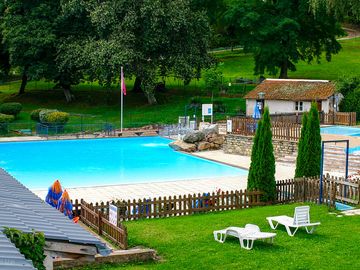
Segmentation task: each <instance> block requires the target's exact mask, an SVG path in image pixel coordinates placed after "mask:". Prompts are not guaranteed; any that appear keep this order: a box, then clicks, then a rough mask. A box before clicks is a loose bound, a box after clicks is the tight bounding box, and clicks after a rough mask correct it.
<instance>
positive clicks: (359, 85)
mask: <svg viewBox="0 0 360 270" xmlns="http://www.w3.org/2000/svg"><path fill="white" fill-rule="evenodd" d="M337 90H338V91H339V92H340V93H341V94H342V95H343V96H344V98H343V99H342V100H341V102H340V104H339V108H340V110H341V111H342V112H356V116H357V120H360V77H351V78H343V79H341V80H340V81H339V82H338V83H337Z"/></svg>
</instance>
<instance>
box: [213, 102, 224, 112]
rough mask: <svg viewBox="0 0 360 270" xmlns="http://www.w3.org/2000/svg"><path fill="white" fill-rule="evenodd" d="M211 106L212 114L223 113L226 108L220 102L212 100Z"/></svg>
mask: <svg viewBox="0 0 360 270" xmlns="http://www.w3.org/2000/svg"><path fill="white" fill-rule="evenodd" d="M213 105H214V112H217V113H225V111H226V107H225V104H224V103H223V102H222V101H221V100H214V102H213Z"/></svg>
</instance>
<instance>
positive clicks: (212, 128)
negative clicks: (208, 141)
mask: <svg viewBox="0 0 360 270" xmlns="http://www.w3.org/2000/svg"><path fill="white" fill-rule="evenodd" d="M202 132H204V134H205V136H209V135H210V134H219V126H218V125H216V124H215V125H209V126H207V127H204V129H203V130H202Z"/></svg>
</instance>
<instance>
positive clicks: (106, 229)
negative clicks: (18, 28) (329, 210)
mask: <svg viewBox="0 0 360 270" xmlns="http://www.w3.org/2000/svg"><path fill="white" fill-rule="evenodd" d="M320 189H321V185H320V177H313V178H296V179H288V180H283V181H277V183H276V192H277V198H276V201H275V203H291V202H313V203H323V204H327V205H329V206H334V204H335V202H343V203H351V204H359V203H360V179H351V180H344V179H341V178H336V177H330V176H329V175H326V176H324V177H323V182H322V196H321V199H320V196H319V195H320ZM262 194H263V193H262V192H260V191H247V190H244V191H242V190H236V191H230V192H228V191H227V192H221V193H220V192H218V193H214V192H213V193H211V194H210V193H203V194H193V195H190V194H189V195H184V196H181V195H180V196H173V197H172V196H170V197H159V198H152V199H145V198H144V199H142V200H137V201H136V200H132V201H131V200H128V201H120V200H118V201H112V202H106V203H104V202H102V203H95V204H93V203H90V204H88V203H86V202H85V201H83V200H81V202H80V203H79V201H78V200H75V201H74V202H73V206H74V213H75V214H76V215H79V216H80V217H81V220H82V222H83V223H85V224H86V225H88V226H89V227H90V228H92V229H93V230H95V231H96V232H97V233H98V234H99V235H104V236H106V237H107V238H109V239H111V240H112V241H113V242H115V243H116V244H117V245H119V246H120V247H121V248H124V249H126V248H127V230H126V227H125V226H124V225H123V224H122V222H123V221H130V220H138V219H143V218H163V217H173V216H183V215H192V214H196V213H205V212H214V211H226V210H234V209H245V208H250V207H253V206H261V205H265V204H266V203H265V202H263V201H262V200H261V195H262ZM110 204H114V205H116V206H117V208H118V215H117V216H118V222H117V223H118V224H117V225H118V226H114V225H112V224H111V223H110V222H109V221H108V219H109V205H110Z"/></svg>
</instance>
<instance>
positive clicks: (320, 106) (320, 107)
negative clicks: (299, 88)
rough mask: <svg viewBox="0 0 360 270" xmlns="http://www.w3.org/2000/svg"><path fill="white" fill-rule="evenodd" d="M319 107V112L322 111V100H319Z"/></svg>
mask: <svg viewBox="0 0 360 270" xmlns="http://www.w3.org/2000/svg"><path fill="white" fill-rule="evenodd" d="M317 109H318V111H319V112H321V111H322V102H321V100H318V101H317Z"/></svg>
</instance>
